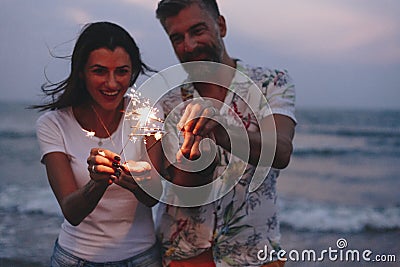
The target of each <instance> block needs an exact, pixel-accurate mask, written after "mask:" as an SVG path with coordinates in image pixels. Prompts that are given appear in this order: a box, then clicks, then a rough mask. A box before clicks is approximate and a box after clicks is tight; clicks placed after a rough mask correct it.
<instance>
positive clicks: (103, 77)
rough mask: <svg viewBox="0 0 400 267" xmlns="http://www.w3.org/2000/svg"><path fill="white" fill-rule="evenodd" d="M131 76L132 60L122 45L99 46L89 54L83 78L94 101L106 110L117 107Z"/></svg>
mask: <svg viewBox="0 0 400 267" xmlns="http://www.w3.org/2000/svg"><path fill="white" fill-rule="evenodd" d="M131 78H132V62H131V59H130V57H129V54H128V53H127V52H126V51H125V49H123V48H122V47H116V48H115V49H114V51H111V50H109V49H108V48H99V49H96V50H93V51H92V52H91V53H90V54H89V58H88V60H87V62H86V65H85V67H84V70H83V79H84V81H85V84H86V88H87V90H88V92H89V94H90V95H91V96H92V98H93V100H94V102H95V103H96V104H97V105H99V106H100V107H101V108H103V109H106V110H114V109H116V108H118V107H119V104H120V103H121V101H122V99H123V97H124V95H125V93H126V91H127V89H128V87H129V85H130V82H131Z"/></svg>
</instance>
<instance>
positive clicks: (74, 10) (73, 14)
mask: <svg viewBox="0 0 400 267" xmlns="http://www.w3.org/2000/svg"><path fill="white" fill-rule="evenodd" d="M64 14H65V15H66V17H67V19H69V20H71V21H72V23H74V24H79V25H82V24H86V23H89V22H92V21H93V18H92V16H91V15H90V14H89V13H87V12H86V11H84V10H83V9H82V8H78V7H67V8H65V9H64Z"/></svg>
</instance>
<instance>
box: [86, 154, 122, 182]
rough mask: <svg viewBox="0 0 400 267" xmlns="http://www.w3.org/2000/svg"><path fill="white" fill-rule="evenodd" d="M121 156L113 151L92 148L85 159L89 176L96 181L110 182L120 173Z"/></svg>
mask: <svg viewBox="0 0 400 267" xmlns="http://www.w3.org/2000/svg"><path fill="white" fill-rule="evenodd" d="M120 162H121V157H120V156H119V155H118V154H115V153H114V152H112V151H110V150H107V149H101V148H92V149H91V151H90V155H89V157H88V159H87V163H88V170H89V173H90V178H92V180H94V181H95V182H98V183H108V184H112V183H113V182H114V181H116V180H117V179H118V177H119V176H120V175H121V173H122V169H121V165H120Z"/></svg>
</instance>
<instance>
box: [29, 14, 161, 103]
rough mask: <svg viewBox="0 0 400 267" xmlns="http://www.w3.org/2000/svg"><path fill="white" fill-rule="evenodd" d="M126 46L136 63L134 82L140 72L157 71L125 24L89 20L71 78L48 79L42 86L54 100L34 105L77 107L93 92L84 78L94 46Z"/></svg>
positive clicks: (77, 45) (77, 48) (77, 46)
mask: <svg viewBox="0 0 400 267" xmlns="http://www.w3.org/2000/svg"><path fill="white" fill-rule="evenodd" d="M116 47H122V48H124V49H125V51H126V52H127V53H128V54H129V57H130V59H131V63H132V78H131V83H130V86H132V85H133V83H134V82H135V81H136V79H137V77H138V76H139V74H141V73H142V74H145V73H146V71H153V70H152V69H150V68H149V67H148V66H147V65H146V64H144V63H143V62H142V60H141V57H140V51H139V48H138V47H137V45H136V43H135V41H134V40H133V38H132V37H131V36H130V34H129V33H128V32H127V31H126V30H124V29H123V28H122V27H120V26H118V25H116V24H114V23H111V22H94V23H89V24H86V25H85V26H84V27H83V29H82V31H81V33H80V35H79V37H78V40H77V41H76V43H75V47H74V50H73V52H72V57H71V72H70V75H69V76H68V78H66V79H65V80H63V81H61V82H58V83H50V82H47V83H45V84H43V85H42V87H41V89H42V92H43V93H44V94H45V96H50V97H51V101H50V102H49V103H46V104H43V105H35V106H32V107H31V108H36V109H40V111H44V110H49V109H50V110H55V109H61V108H65V107H69V106H72V107H76V106H79V105H82V104H84V103H87V102H89V101H90V99H91V96H90V94H89V92H88V91H87V89H86V85H85V82H84V80H83V79H82V78H81V73H83V70H84V67H85V64H86V62H87V60H88V58H89V55H90V53H91V52H92V51H93V50H96V49H99V48H108V49H110V50H112V51H114V49H115V48H116Z"/></svg>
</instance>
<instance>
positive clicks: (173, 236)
mask: <svg viewBox="0 0 400 267" xmlns="http://www.w3.org/2000/svg"><path fill="white" fill-rule="evenodd" d="M156 14H157V18H158V19H159V20H160V22H161V24H162V26H163V27H164V29H165V31H166V33H167V34H168V36H169V38H170V41H171V43H172V46H173V48H174V51H175V54H176V56H177V57H178V59H179V60H180V61H181V62H182V63H185V62H196V61H209V62H216V63H221V64H224V65H226V66H227V67H229V68H231V69H234V70H238V71H241V72H243V73H245V74H246V75H247V76H249V77H250V78H251V79H252V80H253V81H254V82H255V83H256V84H257V85H258V86H259V88H260V90H261V92H262V94H263V96H264V97H265V98H266V100H267V101H268V105H269V107H270V109H268V108H266V105H265V103H264V102H263V101H259V102H260V104H259V105H258V106H257V105H253V104H251V103H248V102H249V101H250V100H249V99H254V92H250V89H249V88H248V87H246V86H243V84H241V83H236V82H235V77H236V74H235V72H231V73H230V72H229V71H228V72H226V73H225V75H220V76H222V78H221V79H222V80H223V82H222V84H224V86H221V85H220V84H212V83H204V82H193V83H191V84H185V85H184V86H182V88H179V89H180V90H173V91H171V92H169V93H168V94H167V95H165V96H164V97H163V99H162V101H161V106H162V109H163V111H164V113H165V114H169V112H171V111H172V109H173V108H174V107H177V106H178V105H179V104H180V103H181V102H183V101H184V100H187V99H191V98H195V97H196V96H197V97H200V98H208V99H210V100H215V101H206V102H200V101H192V102H189V103H188V104H186V105H185V109H184V112H183V116H182V117H181V119H180V121H179V123H178V126H179V129H181V130H182V132H183V133H184V134H183V135H184V141H183V144H182V145H181V148H180V154H179V153H178V155H177V159H178V161H179V160H180V159H183V158H187V159H196V158H197V157H198V156H199V155H200V154H201V153H199V145H198V144H199V141H200V140H201V139H202V138H203V137H212V138H214V140H215V143H216V144H217V146H218V153H217V154H218V163H217V165H218V166H217V167H216V168H215V171H214V174H215V177H214V179H219V180H221V181H222V183H224V181H227V183H228V184H229V180H231V179H233V180H235V179H240V180H239V182H238V183H237V184H236V185H235V186H234V187H233V188H232V190H230V191H229V192H228V193H227V194H225V195H224V196H223V197H222V198H219V199H217V200H215V201H213V202H212V203H209V204H205V205H202V206H197V207H177V206H172V205H166V204H160V207H159V211H158V216H157V218H158V219H157V222H156V224H157V231H158V234H159V238H160V241H161V243H162V247H163V257H164V264H165V265H168V266H215V265H218V266H271V267H272V266H283V262H281V261H277V258H276V254H274V253H271V255H273V256H274V257H273V258H271V257H264V258H260V256H259V255H258V254H259V253H258V252H259V251H260V250H263V249H264V247H265V246H267V247H268V251H269V252H270V251H272V250H275V251H276V252H277V251H279V250H280V246H279V238H280V233H279V222H278V219H277V207H276V198H277V196H276V192H275V191H276V189H275V184H276V179H277V177H278V175H279V169H283V168H285V167H286V166H287V165H288V163H289V160H290V156H291V153H292V139H293V136H294V129H295V125H296V120H295V116H294V100H295V99H294V98H295V93H294V86H293V85H292V84H291V80H290V78H289V76H288V75H287V73H286V72H285V71H277V70H269V69H266V68H252V67H249V66H246V65H244V64H242V63H241V62H240V61H239V60H236V59H234V58H232V57H230V56H229V55H228V53H227V50H226V48H225V45H224V41H223V38H224V37H225V35H226V32H227V27H226V21H225V19H224V17H223V16H221V15H220V12H219V9H218V6H217V3H216V1H215V0H162V1H160V2H159V4H158V8H157V11H156ZM222 72H223V71H222ZM228 88H229V89H228ZM258 99H259V98H258ZM204 103H206V104H204ZM262 103H264V104H262ZM224 105H226V106H229V107H230V110H227V109H226V108H225V109H224V107H223V106H224ZM268 105H267V106H268ZM232 110H233V111H234V112H232ZM233 113H235V114H233ZM199 116H200V118H199ZM213 117H219V118H221V117H223V118H224V119H225V120H227V121H229V120H230V117H236V118H239V119H240V120H241V123H242V125H241V127H245V129H246V132H247V136H246V137H245V138H247V139H246V140H244V139H243V138H244V137H243V135H241V134H235V131H233V133H231V135H229V137H228V136H227V135H228V133H227V131H226V130H224V129H223V127H221V124H219V123H218V122H216V121H217V120H214V119H213ZM272 119H273V122H274V125H275V129H274V130H275V131H273V134H275V133H276V136H274V135H273V134H272V128H273V127H271V123H270V122H271V120H272ZM228 124H229V122H228ZM261 133H264V135H268V134H265V133H271V136H273V137H274V138H270V139H272V141H271V140H268V138H264V137H262V134H261ZM229 140H230V142H229ZM244 141H248V143H249V155H248V157H247V160H246V157H243V155H239V154H240V153H235V152H233V147H232V144H237V143H243V142H244ZM263 142H264V143H267V145H264V146H263ZM269 142H270V143H271V144H272V143H273V144H272V145H273V147H274V148H275V153H274V154H273V156H272V159H271V160H270V163H272V168H271V169H269V168H265V170H266V171H265V173H264V174H263V175H264V178H265V179H264V180H263V182H262V183H261V185H260V186H259V187H258V188H257V189H256V190H255V191H254V192H250V191H251V190H249V185H250V184H251V179H252V178H253V177H252V176H253V174H254V173H255V168H256V166H257V165H258V164H260V163H261V164H262V163H263V162H268V159H267V158H268V157H265V156H263V155H265V154H268V153H269V154H270V153H271V147H272V145H271V144H269ZM275 142H276V147H275ZM262 147H265V148H267V150H268V149H269V151H270V152H265V151H263V150H264V149H265V148H262ZM231 150H232V151H231ZM272 152H273V149H272ZM243 158H244V159H245V160H243ZM214 162H215V161H214ZM232 162H233V163H232ZM229 164H237V166H244V171H243V172H241V173H240V177H232V175H226V174H224V172H223V170H226V168H227V166H228V165H229ZM234 166H236V165H234ZM212 170H213V168H212V169H211V171H212ZM207 171H210V168H209V169H208V170H207ZM187 176H188V178H187V179H188V180H190V179H191V178H190V176H191V175H190V174H188V175H187ZM171 180H173V179H171ZM181 180H185V178H183V179H181ZM206 180H207V182H209V181H210V180H209V179H206ZM174 182H175V180H174ZM200 184H201V183H200Z"/></svg>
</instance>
